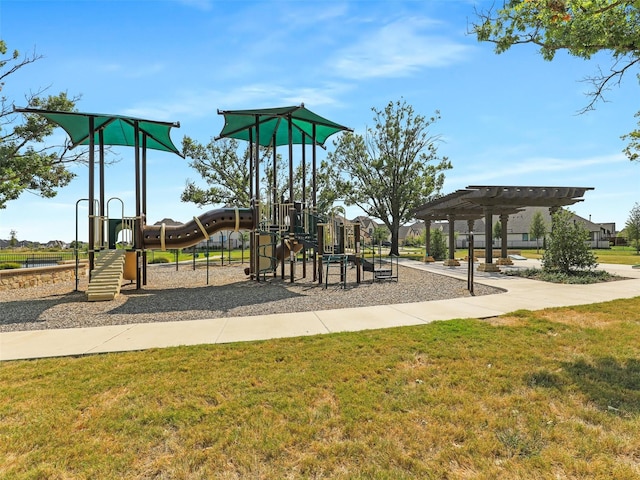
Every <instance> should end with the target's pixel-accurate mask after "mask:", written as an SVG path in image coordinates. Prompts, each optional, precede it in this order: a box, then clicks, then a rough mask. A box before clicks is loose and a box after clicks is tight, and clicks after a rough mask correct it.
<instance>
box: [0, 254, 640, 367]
mask: <svg viewBox="0 0 640 480" xmlns="http://www.w3.org/2000/svg"><path fill="white" fill-rule="evenodd" d="M402 263H403V264H404V265H406V266H410V267H413V268H419V269H424V270H428V271H430V272H434V273H439V274H442V275H448V276H453V277H457V278H460V279H463V280H465V281H466V280H467V268H466V265H461V266H460V267H445V266H443V265H442V264H440V263H438V264H423V263H421V262H414V261H403V262H402ZM514 263H515V265H514V266H513V267H501V268H503V269H504V268H531V267H539V262H537V261H536V260H520V261H514ZM599 268H602V269H605V270H607V271H609V272H611V273H615V274H617V275H619V276H622V277H627V278H629V280H620V281H615V282H607V283H598V284H593V285H558V284H552V283H546V282H539V281H535V280H527V279H524V278H518V277H511V276H506V275H502V274H498V273H480V272H474V281H475V283H482V284H485V285H490V286H493V287H498V288H501V289H504V290H505V293H501V294H496V295H483V296H478V297H464V298H455V299H451V300H436V301H431V302H417V303H403V304H397V305H379V306H374V307H364V308H344V309H338V310H322V311H314V312H300V313H289V314H276V315H257V316H251V317H232V318H214V319H209V320H192V321H180V322H164V323H144V324H131V325H115V326H105V327H94V328H73V329H55V330H32V331H24V332H7V333H0V361H4V360H18V359H32V358H43V357H57V356H72V355H87V354H95V353H106V352H124V351H132V350H144V349H147V348H162V347H173V346H179V345H198V344H212V343H229V342H243V341H251V340H265V339H270V338H284V337H297V336H304V335H317V334H323V333H333V332H345V331H358V330H368V329H377V328H387V327H399V326H409V325H420V324H426V323H429V322H432V321H435V320H450V319H454V318H487V317H494V316H497V315H502V314H505V313H509V312H513V311H515V310H519V309H528V310H539V309H543V308H547V307H560V306H571V305H582V304H589V303H598V302H604V301H609V300H614V299H618V298H632V297H636V296H638V295H640V269H634V268H632V267H631V266H630V265H600V266H599Z"/></svg>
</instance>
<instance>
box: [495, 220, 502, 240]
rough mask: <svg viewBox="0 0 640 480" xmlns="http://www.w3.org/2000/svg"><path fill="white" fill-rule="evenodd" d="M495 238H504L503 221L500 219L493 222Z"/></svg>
mask: <svg viewBox="0 0 640 480" xmlns="http://www.w3.org/2000/svg"><path fill="white" fill-rule="evenodd" d="M493 238H495V239H496V240H500V239H501V238H502V222H501V221H500V220H498V221H497V222H496V223H494V224H493Z"/></svg>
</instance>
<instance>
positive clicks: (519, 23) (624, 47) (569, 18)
mask: <svg viewBox="0 0 640 480" xmlns="http://www.w3.org/2000/svg"><path fill="white" fill-rule="evenodd" d="M476 13H477V18H478V20H477V23H473V24H472V26H471V30H472V32H473V33H474V34H475V35H476V36H477V38H478V40H479V41H487V42H492V43H494V44H495V50H496V53H498V54H500V53H503V52H505V51H507V50H508V49H509V48H511V47H512V46H513V45H519V44H527V43H530V44H534V45H537V46H538V47H540V53H541V54H542V57H543V58H544V59H545V60H549V61H550V60H553V58H554V56H555V54H556V52H558V51H559V50H566V51H568V53H569V54H571V55H573V56H576V57H579V58H584V59H587V60H588V59H590V58H592V57H593V56H594V55H595V54H596V53H598V52H607V53H608V54H609V55H610V57H611V62H610V63H611V65H610V67H609V69H608V71H607V70H605V71H603V70H599V73H597V74H595V75H594V76H592V77H590V78H587V79H586V80H587V81H588V82H590V83H591V84H592V91H591V92H590V94H589V95H590V101H589V103H588V104H587V106H586V107H584V108H583V110H582V111H583V112H585V111H588V110H592V109H593V108H594V105H595V104H596V103H597V102H598V101H599V100H604V92H605V91H606V90H608V89H609V87H610V86H611V85H614V84H619V83H620V82H621V81H622V79H623V76H624V75H625V73H627V72H632V71H633V70H635V69H637V66H638V62H640V3H639V2H638V1H637V0H508V1H505V3H504V4H503V7H502V8H499V9H497V10H496V11H494V10H493V7H491V8H489V9H488V10H483V11H479V12H476ZM636 117H640V112H638V114H636ZM639 126H640V124H639ZM622 138H623V139H624V140H629V144H628V145H627V147H626V148H625V150H624V151H625V153H626V155H627V156H628V157H629V159H631V160H638V159H640V128H636V129H635V130H634V131H632V132H631V133H628V134H626V135H623V136H622Z"/></svg>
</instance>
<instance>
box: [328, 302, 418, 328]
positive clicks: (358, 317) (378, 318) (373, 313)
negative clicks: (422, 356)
mask: <svg viewBox="0 0 640 480" xmlns="http://www.w3.org/2000/svg"><path fill="white" fill-rule="evenodd" d="M316 315H317V316H318V317H319V318H320V320H322V323H323V324H324V325H326V327H327V328H328V329H329V331H330V332H355V331H358V330H372V329H377V328H389V327H401V326H408V325H419V324H422V323H424V322H423V321H422V320H420V319H419V318H416V317H414V316H412V315H409V314H406V313H403V312H402V311H400V310H397V309H396V308H394V306H392V305H378V306H375V307H360V308H340V309H336V310H321V311H318V312H316Z"/></svg>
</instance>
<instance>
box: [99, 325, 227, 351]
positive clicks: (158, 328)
mask: <svg viewBox="0 0 640 480" xmlns="http://www.w3.org/2000/svg"><path fill="white" fill-rule="evenodd" d="M226 321H227V319H226V318H217V319H213V320H186V321H183V322H163V323H138V324H135V325H130V327H131V328H129V329H128V330H126V331H124V332H122V333H121V334H119V335H117V336H115V337H113V338H111V339H109V340H108V341H106V342H105V343H103V344H101V345H97V346H96V347H95V348H93V349H91V350H90V352H89V353H106V352H125V351H132V350H144V349H146V348H163V347H178V346H182V345H199V344H207V343H216V340H217V338H218V337H219V336H220V333H221V332H222V329H223V327H224V325H225V323H226Z"/></svg>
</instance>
